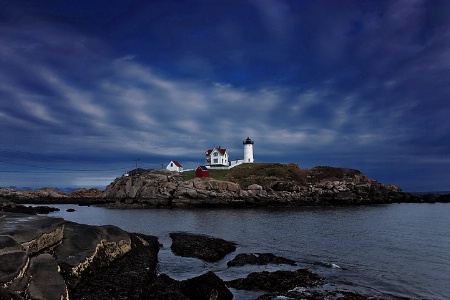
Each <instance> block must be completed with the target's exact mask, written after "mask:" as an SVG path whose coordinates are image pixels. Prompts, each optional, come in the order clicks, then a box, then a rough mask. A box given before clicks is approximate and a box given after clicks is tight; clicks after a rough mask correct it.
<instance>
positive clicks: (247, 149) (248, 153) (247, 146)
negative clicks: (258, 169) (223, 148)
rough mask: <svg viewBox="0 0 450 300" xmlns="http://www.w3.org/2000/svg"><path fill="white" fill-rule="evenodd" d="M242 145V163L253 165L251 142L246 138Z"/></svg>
mask: <svg viewBox="0 0 450 300" xmlns="http://www.w3.org/2000/svg"><path fill="white" fill-rule="evenodd" d="M242 144H243V145H244V163H253V141H252V140H251V139H250V138H249V137H248V138H247V139H246V140H245V141H243V142H242Z"/></svg>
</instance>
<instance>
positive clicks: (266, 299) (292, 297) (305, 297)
mask: <svg viewBox="0 0 450 300" xmlns="http://www.w3.org/2000/svg"><path fill="white" fill-rule="evenodd" d="M274 299H289V300H323V299H329V300H373V299H378V298H375V297H372V296H367V295H361V294H357V293H353V292H348V291H289V292H284V293H269V294H264V295H262V296H260V297H258V298H256V300H274Z"/></svg>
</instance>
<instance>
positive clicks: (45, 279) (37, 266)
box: [0, 212, 157, 300]
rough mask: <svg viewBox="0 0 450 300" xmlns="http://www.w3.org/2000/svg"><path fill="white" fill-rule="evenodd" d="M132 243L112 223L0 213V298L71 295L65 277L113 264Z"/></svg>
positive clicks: (74, 277)
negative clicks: (82, 221) (74, 221)
mask: <svg viewBox="0 0 450 300" xmlns="http://www.w3.org/2000/svg"><path fill="white" fill-rule="evenodd" d="M139 241H140V239H139ZM141 243H143V242H141ZM146 244H147V245H149V243H147V242H146ZM156 244H157V243H156ZM131 248H132V247H131V239H130V235H129V234H128V233H127V232H125V231H123V230H121V229H119V228H117V227H114V226H88V225H80V224H76V223H72V222H65V221H64V220H63V219H61V218H49V217H43V216H36V215H25V214H13V213H4V212H3V213H2V212H0V287H1V288H0V295H2V297H1V298H0V299H10V298H11V299H16V298H17V299H22V298H26V299H46V300H52V299H58V300H60V299H68V298H69V291H68V288H67V284H66V283H67V282H71V284H72V285H73V284H75V283H76V282H78V280H79V279H80V278H81V276H82V274H83V273H89V272H94V273H95V270H97V269H99V268H102V267H106V266H109V265H110V264H111V262H112V261H114V260H116V259H117V258H119V257H122V256H123V255H124V254H125V253H127V252H129V251H130V250H131ZM155 257H156V255H155ZM155 261H156V259H155ZM155 265H156V263H155ZM60 267H61V273H60ZM151 270H152V271H154V270H155V266H152V268H151ZM50 279H51V280H50ZM108 299H110V298H108Z"/></svg>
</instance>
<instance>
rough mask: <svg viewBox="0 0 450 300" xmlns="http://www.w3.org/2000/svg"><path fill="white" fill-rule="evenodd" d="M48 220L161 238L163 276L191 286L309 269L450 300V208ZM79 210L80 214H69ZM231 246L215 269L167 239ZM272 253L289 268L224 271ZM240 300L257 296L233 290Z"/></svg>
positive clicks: (332, 278) (86, 212) (361, 285)
mask: <svg viewBox="0 0 450 300" xmlns="http://www.w3.org/2000/svg"><path fill="white" fill-rule="evenodd" d="M56 207H59V208H60V209H61V211H60V212H56V213H52V214H50V216H55V217H63V218H65V219H66V220H70V221H75V222H78V223H84V224H92V225H106V224H112V225H117V226H119V227H121V228H122V229H125V230H127V231H130V232H140V233H144V234H149V235H154V236H157V237H158V238H159V241H160V243H162V244H163V248H162V249H161V250H160V253H159V261H160V265H159V272H160V273H166V274H168V275H169V276H171V277H172V278H175V279H178V280H181V279H187V278H191V277H194V276H198V275H200V274H203V273H205V272H206V271H209V270H211V271H214V272H215V273H216V274H217V275H218V276H219V277H221V278H222V279H223V280H229V279H234V278H240V277H245V276H246V275H247V274H248V273H250V272H253V271H262V270H268V271H275V270H279V269H286V270H288V269H295V268H299V267H301V268H309V269H310V270H312V271H314V272H316V273H318V274H320V275H322V276H323V277H325V278H326V279H327V282H328V283H327V284H326V285H325V286H324V287H322V289H336V288H339V289H346V290H353V291H357V292H363V293H370V294H373V295H379V296H380V295H381V296H385V297H393V298H394V297H408V298H414V299H449V298H450V204H448V203H445V204H443V203H436V204H391V205H381V206H362V207H340V208H296V209H292V208H290V209H239V210H238V209H220V210H210V209H189V210H186V209H172V210H169V209H149V210H115V209H105V208H98V207H82V206H76V205H56ZM68 208H75V209H76V212H72V213H69V212H66V209H68ZM180 231H181V232H190V233H197V234H206V235H210V236H213V237H219V238H223V239H226V240H231V241H234V242H236V243H237V244H238V247H237V251H235V252H234V253H231V254H230V255H228V256H227V257H225V258H224V259H223V260H222V261H219V262H217V263H205V262H203V261H200V260H198V259H191V258H182V257H177V256H174V255H173V254H172V253H171V251H170V245H171V239H170V238H169V236H168V235H169V233H170V232H180ZM261 252H271V253H273V254H276V255H281V256H283V257H286V258H290V259H294V260H296V261H297V262H298V266H297V267H290V266H279V265H270V266H245V267H237V268H236V267H234V268H227V266H226V262H227V261H228V260H230V259H232V258H234V256H235V255H236V254H237V253H261ZM232 292H233V294H234V296H235V299H254V298H256V297H257V296H258V295H259V294H258V293H253V292H242V291H237V290H232Z"/></svg>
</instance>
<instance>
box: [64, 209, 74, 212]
mask: <svg viewBox="0 0 450 300" xmlns="http://www.w3.org/2000/svg"><path fill="white" fill-rule="evenodd" d="M66 211H67V212H74V211H76V209H75V208H68V209H66Z"/></svg>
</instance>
